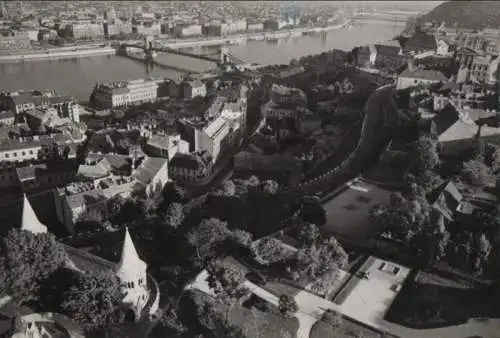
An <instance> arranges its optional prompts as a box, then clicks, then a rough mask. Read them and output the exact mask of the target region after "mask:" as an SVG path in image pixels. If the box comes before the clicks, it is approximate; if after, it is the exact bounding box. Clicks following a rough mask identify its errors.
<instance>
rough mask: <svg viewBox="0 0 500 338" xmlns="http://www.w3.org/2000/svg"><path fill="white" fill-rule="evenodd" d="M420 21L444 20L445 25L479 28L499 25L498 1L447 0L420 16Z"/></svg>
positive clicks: (499, 6)
mask: <svg viewBox="0 0 500 338" xmlns="http://www.w3.org/2000/svg"><path fill="white" fill-rule="evenodd" d="M421 20H422V21H421V22H427V21H430V22H437V23H441V22H443V21H444V22H445V24H446V26H447V27H453V26H454V24H455V23H457V25H458V27H461V28H471V29H481V28H497V27H499V26H500V1H447V2H444V3H442V4H440V5H439V6H437V7H436V8H434V9H433V10H432V11H430V12H429V13H427V14H425V15H423V16H422V17H421Z"/></svg>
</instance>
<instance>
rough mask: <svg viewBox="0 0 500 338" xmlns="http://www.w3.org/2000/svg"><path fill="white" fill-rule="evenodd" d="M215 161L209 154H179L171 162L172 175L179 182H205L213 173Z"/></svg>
mask: <svg viewBox="0 0 500 338" xmlns="http://www.w3.org/2000/svg"><path fill="white" fill-rule="evenodd" d="M212 168H213V161H212V158H211V156H210V155H209V154H208V153H207V152H195V153H191V154H182V153H177V154H175V156H174V157H173V158H172V160H171V161H170V168H169V170H170V175H171V177H172V179H174V180H179V181H190V182H203V181H204V180H206V179H207V178H208V177H210V174H211V173H212Z"/></svg>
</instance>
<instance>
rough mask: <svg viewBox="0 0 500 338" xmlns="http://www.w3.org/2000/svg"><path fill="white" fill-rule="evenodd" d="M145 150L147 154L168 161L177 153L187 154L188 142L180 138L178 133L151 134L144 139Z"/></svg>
mask: <svg viewBox="0 0 500 338" xmlns="http://www.w3.org/2000/svg"><path fill="white" fill-rule="evenodd" d="M145 151H146V153H147V154H148V155H151V156H154V157H163V158H166V159H168V160H169V161H170V160H171V159H172V158H174V156H175V154H177V153H181V154H188V153H189V143H188V142H186V141H184V140H183V139H181V135H180V134H170V135H153V136H152V137H150V138H149V139H148V140H147V141H146V146H145Z"/></svg>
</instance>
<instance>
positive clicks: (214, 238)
mask: <svg viewBox="0 0 500 338" xmlns="http://www.w3.org/2000/svg"><path fill="white" fill-rule="evenodd" d="M229 234H230V231H229V229H228V227H227V223H226V222H222V221H220V220H219V219H217V218H206V219H204V220H203V221H201V223H200V225H199V226H197V227H196V228H194V229H193V230H191V232H189V233H188V234H187V240H188V242H189V243H190V244H191V245H192V246H193V247H194V248H195V250H196V254H197V256H198V258H199V259H201V260H203V261H204V260H206V259H209V258H212V257H214V256H215V254H216V250H217V248H218V245H219V244H220V243H222V242H224V241H225V240H226V239H227V237H228V236H229Z"/></svg>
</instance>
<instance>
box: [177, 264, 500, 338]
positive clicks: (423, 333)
mask: <svg viewBox="0 0 500 338" xmlns="http://www.w3.org/2000/svg"><path fill="white" fill-rule="evenodd" d="M207 276H208V273H207V272H206V270H204V271H202V272H201V273H200V274H199V275H198V276H197V278H196V279H195V281H194V282H193V283H191V284H189V285H187V286H186V289H197V290H200V291H202V292H205V293H207V294H209V295H212V296H214V293H213V292H212V291H211V289H210V287H209V286H208V283H207V281H206V279H207ZM245 286H246V287H247V288H248V289H250V291H251V292H252V293H253V294H255V295H256V296H258V297H259V298H262V299H264V300H265V301H267V302H269V303H271V304H274V305H276V306H277V305H278V297H277V296H275V295H273V294H272V293H270V292H268V291H266V290H264V289H262V288H261V287H259V286H258V285H255V284H253V283H251V282H250V281H246V282H245ZM295 301H296V302H297V305H298V308H299V311H297V313H296V314H295V317H296V318H297V319H298V321H299V329H298V331H297V338H309V333H310V331H311V328H312V326H313V325H314V323H315V322H316V321H318V320H319V319H321V316H322V315H323V313H324V312H325V311H326V310H328V309H331V310H334V311H337V312H340V313H342V314H343V315H345V316H346V317H350V318H353V319H354V320H356V321H358V322H360V323H362V324H365V325H367V326H369V327H372V328H374V329H377V330H380V331H384V332H388V333H390V334H392V335H396V336H398V337H401V338H422V337H426V338H469V337H475V336H477V337H482V338H500V319H493V318H490V319H484V320H477V319H471V320H469V322H467V323H465V324H462V325H456V326H450V327H443V328H437V329H423V330H417V329H412V328H408V327H404V326H401V325H397V324H393V323H390V322H387V321H386V320H384V319H383V318H380V319H379V320H377V321H373V319H366V318H360V317H359V316H358V314H357V313H355V312H353V311H352V310H351V311H349V310H348V309H343V308H342V306H341V305H337V304H335V303H332V302H330V301H328V300H326V299H323V298H321V297H318V296H316V295H313V294H311V293H309V292H306V291H301V292H299V293H298V294H297V295H296V296H295Z"/></svg>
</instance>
